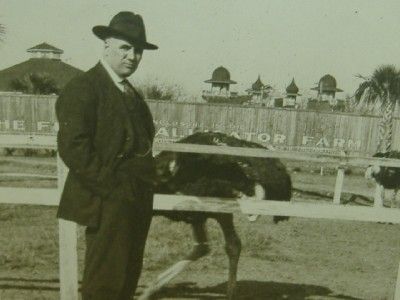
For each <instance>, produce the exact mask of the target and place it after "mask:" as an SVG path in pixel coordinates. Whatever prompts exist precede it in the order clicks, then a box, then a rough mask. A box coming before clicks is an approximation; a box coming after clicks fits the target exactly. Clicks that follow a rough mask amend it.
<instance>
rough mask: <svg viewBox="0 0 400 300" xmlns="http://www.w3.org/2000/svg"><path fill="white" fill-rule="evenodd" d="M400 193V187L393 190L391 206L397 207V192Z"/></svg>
mask: <svg viewBox="0 0 400 300" xmlns="http://www.w3.org/2000/svg"><path fill="white" fill-rule="evenodd" d="M398 193H399V189H395V190H394V191H393V195H392V199H391V201H390V207H391V208H395V207H397V194H398Z"/></svg>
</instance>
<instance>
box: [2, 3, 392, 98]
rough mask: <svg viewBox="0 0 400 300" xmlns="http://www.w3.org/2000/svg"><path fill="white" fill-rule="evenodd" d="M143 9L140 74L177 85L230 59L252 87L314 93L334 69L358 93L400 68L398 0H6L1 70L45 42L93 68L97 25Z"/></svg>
mask: <svg viewBox="0 0 400 300" xmlns="http://www.w3.org/2000/svg"><path fill="white" fill-rule="evenodd" d="M123 10H128V11H133V12H135V13H138V14H140V15H142V17H143V19H144V22H145V25H146V33H147V40H148V41H149V42H151V43H154V44H156V45H158V46H159V50H156V51H145V53H144V56H143V60H142V62H141V65H140V67H139V69H138V70H137V71H136V73H135V74H134V75H133V76H132V78H131V79H132V81H133V82H135V81H137V82H153V81H154V82H161V83H166V84H177V85H179V86H182V88H183V89H184V90H185V91H186V92H187V93H189V94H191V95H198V96H200V95H201V91H202V90H207V89H209V84H206V83H204V81H205V80H207V79H210V78H211V74H212V71H213V70H214V69H215V68H217V67H219V66H221V65H222V66H224V67H226V68H227V69H228V70H229V71H230V74H231V79H232V80H235V81H237V82H238V84H236V85H232V86H231V90H232V91H238V92H239V93H243V92H244V91H245V90H246V89H247V88H249V87H250V86H251V84H252V83H253V82H254V81H255V80H256V79H257V77H258V75H260V76H261V80H262V81H263V83H267V84H270V85H272V86H273V87H275V88H276V89H278V90H282V91H283V90H284V89H285V87H286V86H287V85H288V84H289V83H290V81H291V80H292V78H295V81H296V83H297V85H298V86H299V88H300V93H303V94H306V95H307V94H310V95H312V94H313V93H314V92H313V91H310V88H312V87H314V86H316V84H317V82H318V80H319V78H321V77H322V76H323V75H325V74H331V75H333V76H335V77H336V79H337V82H338V87H339V88H342V89H343V90H344V91H345V92H344V93H343V94H342V95H341V97H344V95H346V94H350V95H351V94H353V93H354V91H355V89H356V88H357V86H358V84H359V83H360V79H358V78H357V77H356V75H357V74H362V75H365V76H368V75H370V74H372V72H373V70H374V69H375V68H376V67H378V66H379V65H382V64H394V65H395V66H397V67H400V17H399V16H400V15H399V13H400V1H399V0H393V1H392V0H380V1H379V0H329V1H328V0H269V1H268V0H246V1H244V0H243V1H235V0H230V1H228V0H158V1H156V0H154V1H152V0H146V1H143V0H141V1H135V0H120V1H117V0H112V1H104V0H85V1H82V0H0V23H1V24H4V25H5V26H6V30H7V31H6V36H5V39H4V41H3V42H1V43H0V69H4V68H6V67H9V66H12V65H14V64H16V63H19V62H22V61H24V60H26V59H28V57H29V55H28V53H26V49H28V48H30V47H32V46H35V45H37V44H39V43H42V42H47V43H49V44H51V45H53V46H56V47H58V48H61V49H63V50H64V54H63V56H62V59H63V61H65V62H67V63H69V64H72V65H73V66H75V67H78V68H80V69H83V70H88V69H89V68H90V67H92V66H93V65H94V64H96V62H97V61H98V60H99V57H100V56H101V53H102V48H103V44H102V41H101V40H99V39H98V38H96V37H95V36H94V35H93V33H92V31H91V29H92V27H93V26H95V25H108V23H109V21H110V19H111V18H112V17H113V16H114V15H115V14H116V13H118V12H119V11H123Z"/></svg>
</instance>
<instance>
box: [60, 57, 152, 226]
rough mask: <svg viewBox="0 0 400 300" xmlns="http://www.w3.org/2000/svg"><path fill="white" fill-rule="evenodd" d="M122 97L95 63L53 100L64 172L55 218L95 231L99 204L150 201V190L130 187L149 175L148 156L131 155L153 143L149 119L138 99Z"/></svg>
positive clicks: (124, 95) (149, 160) (123, 95)
mask: <svg viewBox="0 0 400 300" xmlns="http://www.w3.org/2000/svg"><path fill="white" fill-rule="evenodd" d="M126 97H128V96H127V95H126V94H124V93H122V92H121V91H120V90H119V89H118V88H117V87H116V86H115V84H114V82H112V80H111V78H110V77H109V75H108V73H107V71H106V70H105V69H104V67H103V66H102V65H101V64H100V63H98V64H97V65H96V66H95V67H93V68H92V69H90V70H89V71H87V72H85V73H84V74H83V75H80V76H78V77H76V78H74V79H73V80H72V81H71V82H70V83H69V84H68V85H67V86H66V87H65V88H64V90H63V91H62V92H61V94H60V96H59V98H58V99H57V101H56V115H57V118H58V121H59V132H58V136H57V144H58V151H59V155H60V157H61V158H62V160H63V161H64V163H65V164H66V165H67V167H68V168H69V173H68V176H67V179H66V182H65V186H64V190H63V193H62V195H61V200H60V205H59V209H58V213H57V216H58V217H59V218H63V219H66V220H71V221H74V222H77V223H79V224H81V225H86V226H97V225H98V222H99V217H100V214H101V207H102V205H101V203H102V201H119V200H124V199H125V200H128V201H136V202H140V201H142V202H143V201H144V202H149V201H152V196H153V195H152V193H151V186H150V185H146V184H135V183H137V181H138V180H139V181H140V180H141V179H143V180H144V181H145V182H147V179H148V178H146V176H149V175H151V174H153V171H154V166H153V156H152V153H151V151H150V153H148V154H147V155H146V156H145V157H135V156H132V157H130V154H131V152H132V151H133V150H134V149H133V147H134V145H136V144H138V142H140V141H141V140H142V139H147V140H148V141H147V142H150V144H152V143H153V139H154V132H155V131H154V125H153V119H152V116H151V113H150V110H149V108H148V106H147V104H146V103H145V102H144V100H143V98H142V97H141V96H140V95H139V94H137V95H136V97H134V98H136V99H126ZM126 100H129V101H127V102H126ZM133 101H134V102H133ZM133 103H135V104H133ZM150 177H151V176H150ZM139 190H141V193H138V191H139ZM138 195H139V196H140V197H139V196H138ZM118 198H124V199H118ZM138 198H140V199H138Z"/></svg>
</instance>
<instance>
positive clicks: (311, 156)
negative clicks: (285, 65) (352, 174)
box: [154, 143, 400, 168]
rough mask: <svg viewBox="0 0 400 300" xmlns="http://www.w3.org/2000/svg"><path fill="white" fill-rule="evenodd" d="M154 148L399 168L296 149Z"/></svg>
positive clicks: (389, 162) (383, 160)
mask: <svg viewBox="0 0 400 300" xmlns="http://www.w3.org/2000/svg"><path fill="white" fill-rule="evenodd" d="M154 150H156V151H176V152H191V153H204V154H218V155H232V156H249V157H270V158H285V159H291V160H301V161H312V162H319V163H331V164H341V165H343V166H345V165H349V166H367V165H371V164H377V165H381V166H392V167H398V168H400V160H398V159H389V158H372V157H362V156H343V155H332V154H323V153H302V152H301V153H299V152H296V151H277V150H266V149H262V148H245V147H226V146H210V145H198V144H183V143H157V144H155V145H154Z"/></svg>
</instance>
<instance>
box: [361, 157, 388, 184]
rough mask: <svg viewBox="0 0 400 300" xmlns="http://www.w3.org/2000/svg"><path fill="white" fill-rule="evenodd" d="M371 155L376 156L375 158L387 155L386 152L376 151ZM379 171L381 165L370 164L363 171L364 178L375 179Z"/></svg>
mask: <svg viewBox="0 0 400 300" xmlns="http://www.w3.org/2000/svg"><path fill="white" fill-rule="evenodd" d="M373 157H377V158H382V157H387V154H386V153H382V152H378V153H375V154H374V155H373ZM380 172H381V167H380V166H379V165H370V166H368V168H367V170H366V171H365V178H366V179H375V180H376V178H377V177H378V175H379V173H380Z"/></svg>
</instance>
